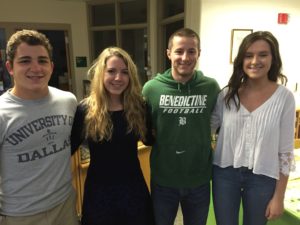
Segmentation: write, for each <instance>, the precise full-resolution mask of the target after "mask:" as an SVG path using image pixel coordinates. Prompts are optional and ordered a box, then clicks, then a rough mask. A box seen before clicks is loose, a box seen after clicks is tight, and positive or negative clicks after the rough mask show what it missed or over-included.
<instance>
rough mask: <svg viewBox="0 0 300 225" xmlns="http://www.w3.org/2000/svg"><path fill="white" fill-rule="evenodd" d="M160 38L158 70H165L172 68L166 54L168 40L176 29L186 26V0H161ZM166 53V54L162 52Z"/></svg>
mask: <svg viewBox="0 0 300 225" xmlns="http://www.w3.org/2000/svg"><path fill="white" fill-rule="evenodd" d="M158 4H160V7H159V8H160V9H161V11H160V12H159V39H158V49H159V50H160V51H159V52H158V57H157V58H159V61H158V71H159V72H163V71H164V70H166V69H168V68H170V66H171V63H170V61H169V59H168V58H167V56H166V49H167V47H168V40H169V37H170V35H171V34H172V33H173V32H175V31H176V30H178V29H180V28H182V27H184V4H185V0H162V1H159V2H158ZM160 53H164V54H160Z"/></svg>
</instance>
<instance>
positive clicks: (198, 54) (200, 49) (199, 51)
mask: <svg viewBox="0 0 300 225" xmlns="http://www.w3.org/2000/svg"><path fill="white" fill-rule="evenodd" d="M200 53H201V49H199V52H198V58H199V57H200Z"/></svg>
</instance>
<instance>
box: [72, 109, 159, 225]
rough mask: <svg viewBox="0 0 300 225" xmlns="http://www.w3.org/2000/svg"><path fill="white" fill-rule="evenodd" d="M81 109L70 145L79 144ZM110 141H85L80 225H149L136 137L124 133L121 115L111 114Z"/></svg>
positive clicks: (148, 204)
mask: <svg viewBox="0 0 300 225" xmlns="http://www.w3.org/2000/svg"><path fill="white" fill-rule="evenodd" d="M84 111H85V110H84V107H83V106H82V105H79V106H78V108H77V111H76V114H75V118H74V123H73V129H72V135H71V143H72V151H73V152H74V151H76V149H77V148H78V146H79V145H80V144H81V143H82V140H83V139H82V132H83V127H84V116H85V112H84ZM111 119H112V122H113V134H112V139H111V140H110V141H102V142H95V141H93V140H91V139H88V140H87V142H88V147H89V150H90V166H89V168H88V171H87V177H86V180H85V186H84V197H83V206H82V219H81V223H82V225H120V224H122V225H127V224H128V225H153V224H154V222H153V221H154V219H153V213H152V205H151V198H150V194H149V191H148V188H147V185H146V182H145V179H144V177H143V173H142V170H141V167H140V163H139V159H138V155H137V142H138V137H137V136H136V135H134V134H133V133H127V122H126V119H125V116H124V113H123V111H115V112H112V113H111Z"/></svg>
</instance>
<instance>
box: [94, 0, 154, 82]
mask: <svg viewBox="0 0 300 225" xmlns="http://www.w3.org/2000/svg"><path fill="white" fill-rule="evenodd" d="M147 4H148V2H147V0H131V1H122V0H111V1H110V2H109V3H106V4H101V3H94V4H92V3H91V4H90V5H89V10H90V26H89V28H90V37H91V49H92V51H91V52H92V59H96V58H97V57H98V55H99V53H100V52H101V51H102V50H103V49H105V48H106V47H109V46H118V47H121V48H123V49H124V50H126V51H127V52H128V53H129V54H130V55H131V57H132V59H133V60H134V62H135V63H136V65H137V67H138V71H139V78H140V82H141V84H142V85H143V84H144V83H145V82H146V81H147V79H148V78H147V68H148V67H147V65H148V61H147V59H148V29H147V26H148V21H147V18H148V17H147V11H148V10H147Z"/></svg>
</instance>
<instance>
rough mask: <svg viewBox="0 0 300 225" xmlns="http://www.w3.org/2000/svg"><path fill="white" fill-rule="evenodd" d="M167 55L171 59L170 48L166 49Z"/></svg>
mask: <svg viewBox="0 0 300 225" xmlns="http://www.w3.org/2000/svg"><path fill="white" fill-rule="evenodd" d="M167 56H168V58H169V59H170V60H171V50H170V49H167Z"/></svg>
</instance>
